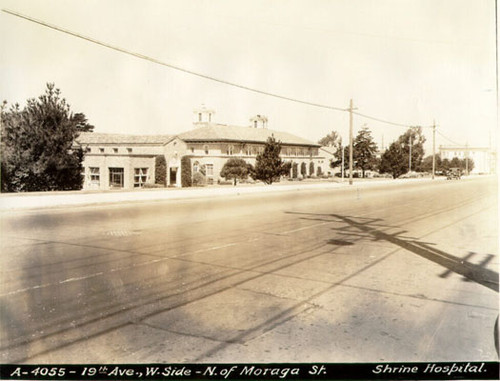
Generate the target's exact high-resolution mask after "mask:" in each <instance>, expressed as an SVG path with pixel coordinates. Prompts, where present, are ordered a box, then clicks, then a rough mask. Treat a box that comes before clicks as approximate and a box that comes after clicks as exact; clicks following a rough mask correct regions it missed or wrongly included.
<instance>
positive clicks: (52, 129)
mask: <svg viewBox="0 0 500 381" xmlns="http://www.w3.org/2000/svg"><path fill="white" fill-rule="evenodd" d="M5 104H6V103H4V106H3V108H2V112H1V116H0V117H1V126H2V127H1V134H2V146H1V151H2V152H1V166H2V191H6V192H22V191H49V190H74V189H81V187H82V182H83V178H82V175H81V174H82V169H83V168H82V161H83V157H84V153H83V149H82V147H80V146H78V145H77V144H76V143H75V139H76V138H77V137H78V134H79V133H80V131H81V130H85V129H87V130H91V128H90V127H92V128H93V126H90V125H89V124H88V123H87V119H86V118H85V116H84V115H83V114H81V113H78V114H73V113H72V112H71V110H70V107H69V105H68V104H67V103H66V100H65V99H64V98H61V92H60V90H59V89H56V88H55V86H54V84H51V83H49V84H47V88H46V90H45V94H43V95H41V96H40V97H38V99H29V100H28V101H27V104H26V106H25V107H24V108H23V109H21V108H20V107H19V105H18V104H16V105H14V106H12V107H11V108H10V109H9V111H7V112H4V110H5Z"/></svg>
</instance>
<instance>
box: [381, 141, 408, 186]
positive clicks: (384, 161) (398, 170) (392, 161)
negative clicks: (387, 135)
mask: <svg viewBox="0 0 500 381" xmlns="http://www.w3.org/2000/svg"><path fill="white" fill-rule="evenodd" d="M405 159H406V156H405V152H404V148H403V147H402V146H401V143H399V141H396V142H393V143H392V144H391V145H390V146H389V148H388V149H387V150H386V151H385V152H384V153H383V154H382V157H381V160H380V168H379V170H380V172H382V173H390V174H391V175H392V177H393V178H394V179H397V178H398V177H399V176H401V175H402V174H403V173H405V172H406V171H407V168H408V165H407V164H406V161H405Z"/></svg>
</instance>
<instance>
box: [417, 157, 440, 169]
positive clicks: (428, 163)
mask: <svg viewBox="0 0 500 381" xmlns="http://www.w3.org/2000/svg"><path fill="white" fill-rule="evenodd" d="M435 157H436V159H435V163H436V167H435V170H436V171H439V168H440V167H441V156H440V155H439V154H436V155H435ZM420 170H421V171H423V172H429V173H432V155H430V156H426V157H425V158H424V159H423V160H422V164H421V165H420Z"/></svg>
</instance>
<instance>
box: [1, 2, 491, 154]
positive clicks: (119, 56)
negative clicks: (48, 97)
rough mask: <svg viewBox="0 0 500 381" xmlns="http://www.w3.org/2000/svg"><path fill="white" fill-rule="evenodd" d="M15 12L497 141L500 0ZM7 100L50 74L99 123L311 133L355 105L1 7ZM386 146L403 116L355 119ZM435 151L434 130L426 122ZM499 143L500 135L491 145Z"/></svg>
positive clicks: (448, 134)
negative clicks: (499, 5)
mask: <svg viewBox="0 0 500 381" xmlns="http://www.w3.org/2000/svg"><path fill="white" fill-rule="evenodd" d="M0 5H1V8H2V9H8V10H11V11H14V12H18V13H21V14H24V15H26V16H29V17H32V18H34V19H38V20H40V21H43V22H46V23H49V24H52V25H55V26H58V27H60V28H63V29H66V30H69V31H72V32H75V33H78V34H81V35H84V36H87V37H91V38H93V39H96V40H99V41H102V42H104V43H107V44H111V45H114V46H117V47H120V48H123V49H126V50H128V51H132V52H135V53H139V54H142V55H145V56H148V57H151V58H154V59H156V60H159V61H161V62H164V63H167V64H171V65H175V66H178V67H181V68H184V69H186V70H190V71H193V72H196V73H200V74H204V75H208V76H212V77H214V78H217V79H221V80H224V81H229V82H232V83H236V84H240V85H242V86H247V87H250V88H255V89H258V90H261V91H265V92H270V93H274V94H278V95H282V96H285V97H290V98H295V99H298V100H303V101H306V102H313V103H318V104H322V105H327V106H333V107H338V108H347V107H348V105H349V99H351V98H352V99H353V101H354V105H355V107H357V108H358V111H359V112H360V113H363V114H366V115H369V116H373V117H375V118H379V119H384V120H388V121H391V122H395V123H400V124H408V125H423V126H431V125H432V123H433V120H435V121H436V123H437V124H438V131H439V134H438V135H437V145H440V144H443V145H452V142H456V143H460V144H465V143H468V144H469V145H471V146H473V145H475V146H488V144H489V141H490V135H491V138H492V139H493V142H494V143H495V141H496V129H497V101H496V99H497V98H496V97H497V89H496V69H495V68H496V52H495V44H496V41H495V39H496V37H495V1H494V0H307V1H306V0H304V1H293V0H274V1H269V0H263V1H256V0H252V1H246V0H227V1H225V0H206V1H203V0H181V1H174V0H172V1H168V0H162V1H159V0H158V1H153V0H141V1H132V0H96V1H89V0H85V1H83V0H81V1H79V0H71V1H39V0H37V1H35V0H29V1H27V0H12V1H10V0H0ZM0 69H1V74H0V99H5V100H7V101H8V102H9V103H15V102H18V103H20V104H21V105H24V104H25V101H26V99H28V98H33V97H37V96H39V95H40V94H42V93H43V92H44V89H45V84H46V83H47V82H54V83H55V84H56V86H57V87H58V88H60V89H61V91H62V94H63V96H64V97H65V98H66V99H67V101H68V102H69V103H70V105H71V108H72V110H73V111H74V112H83V113H84V114H85V115H86V116H87V117H88V119H89V121H90V123H92V124H94V125H95V127H96V129H95V131H96V132H110V133H130V134H176V133H181V132H184V131H187V130H189V129H191V128H193V125H192V121H193V109H194V108H195V107H198V106H200V105H201V104H205V105H206V106H207V107H210V108H213V109H215V110H216V117H215V121H216V122H218V123H223V124H231V125H243V126H244V125H249V124H250V122H249V119H250V117H252V116H253V115H256V114H263V115H266V116H267V117H268V119H269V125H268V127H269V128H270V129H274V130H280V131H288V132H290V133H293V134H296V135H299V136H301V137H304V138H307V139H310V140H312V141H317V140H318V139H319V138H321V137H323V136H325V135H326V134H328V133H329V132H330V131H332V130H336V131H338V132H339V133H341V134H342V135H343V136H344V139H346V140H347V138H348V128H349V114H348V113H346V112H342V111H335V110H327V109H322V108H317V107H313V106H308V105H304V104H300V103H295V102H290V101H286V100H281V99H276V98H273V97H269V96H265V95H261V94H256V93H252V92H249V91H246V90H243V89H240V88H235V87H231V86H228V85H225V84H221V83H218V82H214V81H210V80H208V79H204V78H200V77H197V76H194V75H192V74H188V73H185V72H182V71H178V70H175V69H172V68H169V67H165V66H161V65H158V64H155V63H152V62H148V61H146V60H141V59H138V58H136V57H132V56H128V55H125V54H123V53H120V52H117V51H113V50H110V49H108V48H105V47H102V46H99V45H96V44H93V43H90V42H88V41H84V40H81V39H78V38H76V37H73V36H70V35H67V34H64V33H61V32H58V31H54V30H51V29H49V28H47V27H44V26H41V25H38V24H35V23H33V22H30V21H27V20H24V19H21V18H18V17H15V16H12V15H10V14H7V13H5V12H1V14H0ZM364 124H366V125H367V126H368V127H369V128H370V129H371V130H372V132H373V137H374V138H375V140H376V142H377V144H379V145H380V144H381V143H382V139H383V141H384V144H385V146H387V145H388V144H389V143H390V142H391V141H393V140H395V139H396V138H397V137H398V136H399V135H400V134H402V133H403V132H404V131H405V128H404V127H397V126H393V125H389V124H384V123H380V122H376V121H373V120H370V119H366V118H362V117H360V116H355V118H354V128H355V133H356V131H357V130H359V128H361V126H363V125H364ZM425 135H426V137H427V140H428V144H426V148H427V153H428V154H430V153H431V151H430V150H431V147H432V146H431V144H430V143H431V140H432V133H431V130H430V129H426V130H425ZM495 144H496V143H495Z"/></svg>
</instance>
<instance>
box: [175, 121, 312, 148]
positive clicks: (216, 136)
mask: <svg viewBox="0 0 500 381" xmlns="http://www.w3.org/2000/svg"><path fill="white" fill-rule="evenodd" d="M271 135H274V137H275V138H276V140H277V141H281V143H282V144H293V145H305V146H313V147H319V146H320V145H319V144H316V143H314V142H311V141H309V140H306V139H303V138H301V137H298V136H295V135H292V134H290V133H288V132H282V131H273V130H269V129H267V128H253V127H237V126H227V125H223V124H207V125H205V126H203V127H198V128H195V129H194V130H190V131H187V132H184V133H182V134H179V135H178V137H179V138H180V139H182V140H184V141H186V142H203V141H231V142H239V141H244V142H252V143H265V142H266V141H267V138H268V137H270V136H271Z"/></svg>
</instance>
